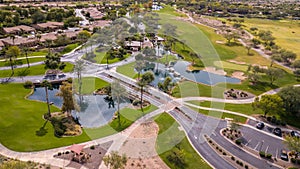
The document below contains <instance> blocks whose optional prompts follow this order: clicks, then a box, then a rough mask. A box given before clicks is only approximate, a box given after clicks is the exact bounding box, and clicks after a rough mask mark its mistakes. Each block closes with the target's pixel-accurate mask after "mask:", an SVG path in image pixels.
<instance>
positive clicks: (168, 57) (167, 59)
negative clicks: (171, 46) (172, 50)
mask: <svg viewBox="0 0 300 169" xmlns="http://www.w3.org/2000/svg"><path fill="white" fill-rule="evenodd" d="M176 60H178V59H177V58H176V56H174V55H164V56H163V57H161V58H159V59H158V60H157V62H158V63H162V64H165V63H166V62H173V61H176Z"/></svg>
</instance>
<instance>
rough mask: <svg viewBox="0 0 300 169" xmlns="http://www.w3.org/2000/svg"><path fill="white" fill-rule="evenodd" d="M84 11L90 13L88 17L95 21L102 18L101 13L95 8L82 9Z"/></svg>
mask: <svg viewBox="0 0 300 169" xmlns="http://www.w3.org/2000/svg"><path fill="white" fill-rule="evenodd" d="M84 11H85V12H88V13H90V17H91V18H93V19H95V20H99V19H102V18H103V16H104V14H103V13H102V12H100V11H98V9H97V8H86V9H84Z"/></svg>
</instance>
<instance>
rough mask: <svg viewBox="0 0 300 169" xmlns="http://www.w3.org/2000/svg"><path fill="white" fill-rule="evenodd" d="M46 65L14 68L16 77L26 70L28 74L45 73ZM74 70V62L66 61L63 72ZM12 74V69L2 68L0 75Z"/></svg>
mask: <svg viewBox="0 0 300 169" xmlns="http://www.w3.org/2000/svg"><path fill="white" fill-rule="evenodd" d="M44 67H45V65H35V66H31V67H29V68H27V67H26V68H16V69H14V71H15V74H14V77H18V76H20V73H21V72H26V73H25V74H26V76H34V75H43V74H45V72H46V70H45V68H44ZM72 70H73V64H71V63H69V62H66V67H65V69H64V70H63V72H71V71H72ZM10 75H11V70H10V69H9V70H1V71H0V77H9V76H10Z"/></svg>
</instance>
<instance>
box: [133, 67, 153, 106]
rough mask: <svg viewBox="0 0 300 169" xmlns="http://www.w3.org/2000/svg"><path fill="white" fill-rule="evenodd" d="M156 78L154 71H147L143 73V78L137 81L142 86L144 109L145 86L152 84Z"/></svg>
mask: <svg viewBox="0 0 300 169" xmlns="http://www.w3.org/2000/svg"><path fill="white" fill-rule="evenodd" d="M153 80H154V75H153V73H152V72H146V73H144V74H143V75H142V77H141V79H140V80H139V81H138V82H137V84H138V85H139V86H140V88H141V101H140V102H141V103H140V104H141V109H142V110H143V92H144V87H146V86H147V85H148V84H150V83H151V82H152V81H153Z"/></svg>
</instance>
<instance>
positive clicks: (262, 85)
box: [248, 82, 279, 92]
mask: <svg viewBox="0 0 300 169" xmlns="http://www.w3.org/2000/svg"><path fill="white" fill-rule="evenodd" d="M248 87H249V88H251V89H253V90H257V91H261V92H267V91H268V87H270V88H271V89H276V88H279V86H277V85H274V84H272V85H271V84H270V83H269V82H257V83H256V84H253V85H248Z"/></svg>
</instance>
